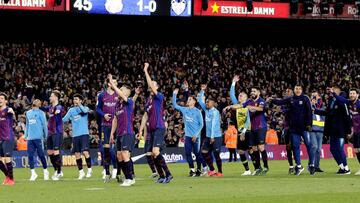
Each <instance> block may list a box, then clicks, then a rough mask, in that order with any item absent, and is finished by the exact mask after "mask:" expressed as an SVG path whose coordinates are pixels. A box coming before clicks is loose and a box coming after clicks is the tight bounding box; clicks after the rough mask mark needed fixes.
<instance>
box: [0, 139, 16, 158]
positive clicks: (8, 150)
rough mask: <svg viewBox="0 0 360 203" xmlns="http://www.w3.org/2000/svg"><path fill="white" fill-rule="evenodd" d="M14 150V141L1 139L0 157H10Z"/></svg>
mask: <svg viewBox="0 0 360 203" xmlns="http://www.w3.org/2000/svg"><path fill="white" fill-rule="evenodd" d="M13 150H14V141H10V140H1V141H0V157H12V153H13Z"/></svg>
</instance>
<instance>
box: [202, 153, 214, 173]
mask: <svg viewBox="0 0 360 203" xmlns="http://www.w3.org/2000/svg"><path fill="white" fill-rule="evenodd" d="M202 156H203V158H204V159H205V162H206V164H207V165H208V166H209V168H210V171H214V170H215V168H214V165H213V163H212V159H211V157H210V154H209V153H202Z"/></svg>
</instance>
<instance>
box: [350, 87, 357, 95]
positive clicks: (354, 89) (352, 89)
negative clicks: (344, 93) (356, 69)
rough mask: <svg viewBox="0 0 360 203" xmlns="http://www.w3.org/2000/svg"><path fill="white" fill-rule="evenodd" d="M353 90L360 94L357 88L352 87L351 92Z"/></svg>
mask: <svg viewBox="0 0 360 203" xmlns="http://www.w3.org/2000/svg"><path fill="white" fill-rule="evenodd" d="M351 91H354V92H356V94H359V90H358V89H356V88H351V89H350V90H349V92H351Z"/></svg>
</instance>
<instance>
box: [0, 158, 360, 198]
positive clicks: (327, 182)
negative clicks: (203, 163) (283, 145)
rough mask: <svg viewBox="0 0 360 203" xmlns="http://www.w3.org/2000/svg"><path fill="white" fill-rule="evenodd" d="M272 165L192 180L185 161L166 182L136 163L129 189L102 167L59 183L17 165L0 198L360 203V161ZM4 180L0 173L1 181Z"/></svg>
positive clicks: (234, 166) (72, 173)
mask: <svg viewBox="0 0 360 203" xmlns="http://www.w3.org/2000/svg"><path fill="white" fill-rule="evenodd" d="M303 163H306V161H303ZM269 165H270V172H269V173H268V174H267V175H266V176H257V177H254V176H251V177H241V176H240V174H241V173H242V172H243V166H242V165H241V164H240V162H236V163H225V164H224V165H223V171H224V175H225V176H224V177H220V178H217V177H212V178H209V177H201V178H188V177H186V176H187V175H188V167H187V165H186V164H169V168H170V169H171V171H172V173H173V175H174V180H173V181H172V182H171V183H170V184H166V185H165V184H155V183H154V181H153V180H152V179H149V178H148V176H149V175H150V170H149V168H148V166H147V165H135V173H136V178H137V179H136V185H134V186H132V187H130V188H122V187H120V186H119V184H118V183H117V182H116V181H112V182H110V183H108V184H104V183H103V182H102V180H101V171H102V168H101V167H99V166H95V167H94V168H93V170H94V173H93V177H92V178H90V179H87V180H82V181H79V180H77V179H76V178H77V175H78V172H77V169H76V167H65V168H64V170H63V171H64V178H63V179H62V180H61V181H58V182H54V181H47V182H45V181H44V180H42V176H43V175H42V169H37V173H38V175H39V178H38V180H37V181H36V182H29V181H28V178H30V170H29V169H15V179H16V185H15V186H13V187H9V186H0V202H1V203H28V202H29V203H30V202H34V203H42V202H44V203H55V202H63V203H68V202H76V203H80V202H81V203H82V202H84V203H91V202H96V203H104V202H113V203H114V202H124V203H126V202H129V203H135V202H171V203H174V202H196V203H199V202H206V203H208V202H219V203H223V202H246V203H250V202H261V203H264V202H274V203H280V202H291V203H293V202H301V203H306V202H316V203H320V202H326V203H332V202H334V203H337V202H339V203H340V202H341V203H345V202H346V203H347V202H354V203H355V202H356V203H359V202H360V195H359V194H360V176H355V175H353V174H354V173H355V172H356V171H357V170H358V169H359V164H358V163H357V160H356V159H350V160H349V166H350V168H351V169H352V174H351V175H345V176H340V175H336V174H335V172H336V171H337V169H338V168H337V166H336V163H335V161H334V160H322V161H321V165H322V168H323V169H324V170H326V173H323V174H316V175H315V176H310V175H309V173H308V172H307V171H306V170H305V171H304V173H303V174H301V176H299V177H297V176H294V175H288V174H287V170H288V166H287V162H286V161H270V163H269ZM50 171H51V173H52V170H50ZM85 171H86V168H85ZM3 178H4V176H3V175H2V174H1V175H0V180H1V181H2V180H3Z"/></svg>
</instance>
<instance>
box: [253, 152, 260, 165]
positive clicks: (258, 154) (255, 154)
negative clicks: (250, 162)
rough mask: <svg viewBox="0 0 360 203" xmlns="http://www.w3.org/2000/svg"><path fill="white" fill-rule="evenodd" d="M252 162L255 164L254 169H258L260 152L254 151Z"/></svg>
mask: <svg viewBox="0 0 360 203" xmlns="http://www.w3.org/2000/svg"><path fill="white" fill-rule="evenodd" d="M253 154H254V159H255V160H254V161H255V164H256V169H258V168H260V152H259V151H254V153H253Z"/></svg>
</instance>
